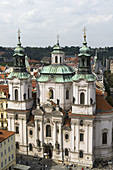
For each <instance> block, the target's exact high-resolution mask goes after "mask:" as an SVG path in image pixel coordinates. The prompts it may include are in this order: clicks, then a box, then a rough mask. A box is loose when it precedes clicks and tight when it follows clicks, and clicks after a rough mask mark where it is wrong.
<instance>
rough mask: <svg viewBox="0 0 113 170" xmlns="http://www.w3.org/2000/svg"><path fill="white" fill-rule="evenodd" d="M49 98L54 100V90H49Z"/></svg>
mask: <svg viewBox="0 0 113 170" xmlns="http://www.w3.org/2000/svg"><path fill="white" fill-rule="evenodd" d="M49 97H50V99H53V98H54V94H53V90H52V89H50V90H49Z"/></svg>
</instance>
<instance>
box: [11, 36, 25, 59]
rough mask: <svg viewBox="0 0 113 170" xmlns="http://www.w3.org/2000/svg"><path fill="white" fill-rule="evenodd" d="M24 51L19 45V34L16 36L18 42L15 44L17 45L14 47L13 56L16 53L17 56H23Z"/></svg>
mask: <svg viewBox="0 0 113 170" xmlns="http://www.w3.org/2000/svg"><path fill="white" fill-rule="evenodd" d="M24 52H25V50H24V48H23V47H22V46H21V42H20V35H19V36H18V44H17V47H16V48H15V49H14V55H13V56H14V57H15V56H16V55H18V56H25V55H24Z"/></svg>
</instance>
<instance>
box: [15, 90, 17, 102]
mask: <svg viewBox="0 0 113 170" xmlns="http://www.w3.org/2000/svg"><path fill="white" fill-rule="evenodd" d="M15 100H18V90H17V89H15Z"/></svg>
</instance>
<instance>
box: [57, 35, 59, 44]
mask: <svg viewBox="0 0 113 170" xmlns="http://www.w3.org/2000/svg"><path fill="white" fill-rule="evenodd" d="M57 45H59V34H58V35H57Z"/></svg>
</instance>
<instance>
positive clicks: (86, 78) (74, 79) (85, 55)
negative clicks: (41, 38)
mask: <svg viewBox="0 0 113 170" xmlns="http://www.w3.org/2000/svg"><path fill="white" fill-rule="evenodd" d="M13 57H14V70H13V72H12V73H11V74H10V75H9V76H8V81H9V100H8V109H7V112H8V130H10V131H16V135H15V140H16V151H17V153H20V154H26V155H32V156H36V155H37V156H40V157H45V156H47V157H49V158H50V159H52V160H55V161H60V162H65V163H72V164H77V165H82V166H86V167H93V164H94V161H96V160H100V159H102V160H109V159H111V158H112V156H113V153H112V142H113V137H112V135H113V108H112V107H111V106H110V105H109V104H108V103H107V101H106V100H105V97H104V94H103V93H102V91H99V90H98V89H96V84H95V81H96V77H95V75H94V74H93V73H92V71H91V64H90V58H91V55H90V49H89V48H88V47H87V42H86V35H85V33H84V42H83V46H82V48H81V49H80V53H79V66H78V72H77V73H75V71H74V70H73V68H71V67H69V66H67V65H65V64H64V58H65V54H64V52H63V51H62V48H61V47H60V45H59V41H57V45H55V46H54V48H53V52H52V53H51V65H49V66H46V67H44V68H43V70H42V71H41V73H40V76H39V77H38V79H37V97H36V107H35V105H34V103H33V100H32V87H31V76H30V74H29V73H28V72H27V71H26V67H25V54H24V49H23V48H22V46H21V43H20V36H18V44H17V47H16V49H15V51H14V55H13Z"/></svg>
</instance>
